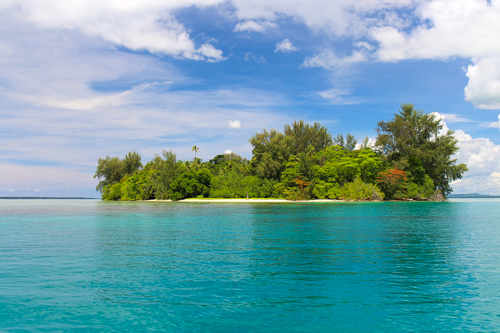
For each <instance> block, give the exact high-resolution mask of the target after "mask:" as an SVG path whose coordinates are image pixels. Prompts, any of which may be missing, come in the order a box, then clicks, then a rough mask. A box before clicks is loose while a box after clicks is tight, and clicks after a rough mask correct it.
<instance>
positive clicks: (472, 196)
mask: <svg viewBox="0 0 500 333" xmlns="http://www.w3.org/2000/svg"><path fill="white" fill-rule="evenodd" d="M448 198H450V199H452V198H500V195H488V194H479V193H466V194H449V195H448Z"/></svg>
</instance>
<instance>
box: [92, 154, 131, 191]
mask: <svg viewBox="0 0 500 333" xmlns="http://www.w3.org/2000/svg"><path fill="white" fill-rule="evenodd" d="M124 174H125V173H124V171H123V163H122V161H121V160H120V158H119V157H110V156H109V155H108V156H106V158H99V159H98V160H97V171H96V173H95V174H94V178H97V179H99V183H98V184H97V186H96V190H98V191H100V192H101V193H103V192H104V188H105V187H106V186H108V185H114V184H116V183H118V182H119V181H120V180H121V179H122V177H123V176H124ZM101 178H102V180H101Z"/></svg>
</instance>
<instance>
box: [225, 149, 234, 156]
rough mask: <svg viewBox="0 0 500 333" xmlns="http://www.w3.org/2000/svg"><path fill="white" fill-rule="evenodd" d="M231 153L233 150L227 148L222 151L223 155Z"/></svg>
mask: <svg viewBox="0 0 500 333" xmlns="http://www.w3.org/2000/svg"><path fill="white" fill-rule="evenodd" d="M232 153H233V151H232V150H231V149H227V150H225V151H224V154H225V155H230V154H232Z"/></svg>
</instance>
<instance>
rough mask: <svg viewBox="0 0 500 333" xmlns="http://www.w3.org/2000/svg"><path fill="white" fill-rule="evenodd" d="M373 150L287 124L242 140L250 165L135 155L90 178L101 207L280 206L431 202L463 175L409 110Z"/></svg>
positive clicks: (431, 126) (234, 158)
mask: <svg viewBox="0 0 500 333" xmlns="http://www.w3.org/2000/svg"><path fill="white" fill-rule="evenodd" d="M376 130H377V133H378V137H377V139H376V142H375V145H374V146H373V147H369V146H368V138H366V139H365V140H364V141H363V142H362V143H361V144H358V142H357V140H356V139H355V138H354V136H352V135H350V134H347V135H346V137H345V139H344V136H343V135H342V134H339V135H337V137H336V138H332V136H331V134H330V133H329V132H328V130H327V129H326V128H325V127H323V126H321V125H320V124H318V123H314V124H312V125H310V124H307V123H305V122H304V121H302V120H300V121H295V122H294V123H293V124H291V125H288V124H287V125H285V127H284V130H283V132H279V131H277V130H274V129H272V130H266V129H264V130H263V131H262V132H259V133H256V134H255V135H254V136H252V137H251V138H250V140H249V141H250V143H251V144H252V146H253V150H252V155H253V156H252V159H251V160H250V161H249V160H247V159H245V158H242V157H241V156H240V155H238V154H235V153H231V154H221V155H217V156H215V157H214V158H213V159H211V160H209V161H207V162H203V161H202V160H201V159H199V158H197V157H196V152H198V151H199V148H198V147H197V146H193V149H192V151H194V153H195V157H194V159H193V161H178V160H177V158H176V155H175V154H174V153H173V152H172V151H163V154H162V156H159V155H156V156H155V158H154V159H153V160H152V161H149V162H148V163H147V164H146V165H143V164H142V162H141V157H140V155H139V154H137V153H136V152H131V153H128V154H127V155H126V156H125V158H124V159H120V158H118V157H110V156H107V157H106V158H104V159H99V160H98V166H97V171H96V173H95V175H94V178H98V179H99V180H100V181H99V184H98V185H97V188H96V189H97V190H99V191H100V192H101V193H102V198H103V199H104V200H147V199H172V200H181V199H185V198H207V197H209V198H285V199H290V200H306V199H345V200H382V199H416V200H435V199H436V198H439V197H440V196H442V195H447V194H449V193H451V191H452V189H451V187H450V182H452V181H453V180H456V179H460V178H462V176H463V174H464V172H465V171H467V167H466V166H465V165H464V164H459V165H457V164H456V160H454V159H452V155H453V154H454V153H455V152H456V151H457V150H458V147H457V140H456V139H455V138H454V137H453V131H448V132H447V133H441V132H442V130H443V126H442V125H440V122H439V120H438V119H436V118H435V116H434V115H432V114H428V113H424V112H422V111H419V110H415V108H414V106H413V105H411V104H404V105H402V106H401V110H400V111H399V113H397V114H395V115H394V118H393V119H392V120H390V121H388V122H384V121H380V122H379V123H378V125H377V127H376Z"/></svg>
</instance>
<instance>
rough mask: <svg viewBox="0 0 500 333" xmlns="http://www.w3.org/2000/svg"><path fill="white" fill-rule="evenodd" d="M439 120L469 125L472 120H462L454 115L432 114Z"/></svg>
mask: <svg viewBox="0 0 500 333" xmlns="http://www.w3.org/2000/svg"><path fill="white" fill-rule="evenodd" d="M434 114H435V115H437V116H438V118H439V119H444V120H445V121H446V123H470V122H471V121H472V120H470V119H467V118H464V117H462V116H459V115H457V114H454V113H437V112H434Z"/></svg>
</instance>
